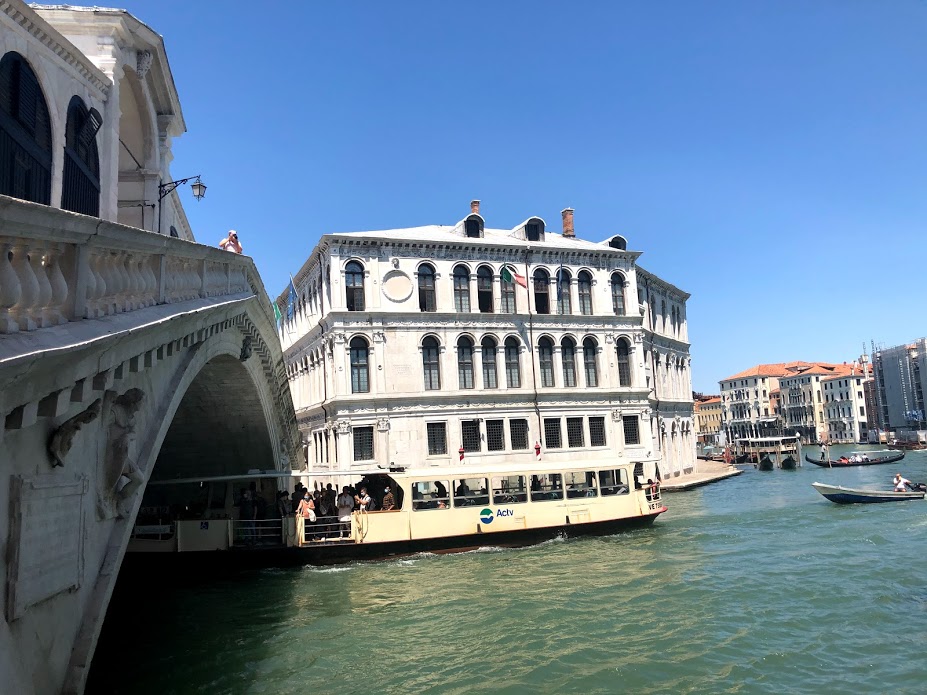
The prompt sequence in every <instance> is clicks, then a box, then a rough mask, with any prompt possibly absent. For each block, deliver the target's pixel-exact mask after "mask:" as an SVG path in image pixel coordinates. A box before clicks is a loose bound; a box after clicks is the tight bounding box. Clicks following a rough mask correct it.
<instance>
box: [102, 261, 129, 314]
mask: <svg viewBox="0 0 927 695" xmlns="http://www.w3.org/2000/svg"><path fill="white" fill-rule="evenodd" d="M102 270H103V277H104V279H105V281H106V289H107V290H108V292H107V294H106V298H105V301H106V315H107V316H109V315H110V314H118V313H120V312H122V311H123V308H122V306H121V302H122V297H123V292H124V291H125V283H124V279H123V277H122V273H120V272H119V257H118V255H117V254H116V253H115V252H114V251H109V252H107V253H106V257H105V259H104V262H103V264H102Z"/></svg>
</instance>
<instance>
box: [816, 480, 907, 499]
mask: <svg viewBox="0 0 927 695" xmlns="http://www.w3.org/2000/svg"><path fill="white" fill-rule="evenodd" d="M811 486H812V487H813V488H814V489H815V490H817V491H818V492H820V493H821V494H822V495H824V497H826V498H827V499H829V500H830V501H831V502H836V503H837V504H873V503H879V502H899V501H903V500H922V499H924V494H925V493H924V491H923V490H909V491H907V492H895V491H894V490H859V489H854V488H849V487H842V486H840V485H825V484H824V483H811Z"/></svg>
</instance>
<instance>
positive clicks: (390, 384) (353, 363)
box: [277, 201, 695, 477]
mask: <svg viewBox="0 0 927 695" xmlns="http://www.w3.org/2000/svg"><path fill="white" fill-rule="evenodd" d="M640 255H641V254H640V252H637V251H630V250H628V249H627V245H626V241H625V239H624V238H623V237H620V236H614V237H611V238H610V239H608V240H606V241H604V242H602V243H593V242H589V241H584V240H581V239H578V238H576V236H575V233H574V229H573V211H572V210H569V209H567V210H564V211H563V231H562V233H555V232H551V231H549V230H547V229H546V224H545V222H544V221H543V220H542V219H541V218H539V217H531V218H529V219H527V220H525V222H523V223H522V224H520V225H518V226H517V227H515V228H514V229H490V228H488V227H486V226H485V223H484V220H483V218H482V216H481V215H480V212H479V201H473V202H472V203H471V212H470V214H469V215H468V216H467V217H465V218H464V219H462V220H461V221H460V222H458V223H457V224H456V225H452V226H437V225H435V226H425V227H417V228H412V229H393V230H386V231H377V232H353V233H346V234H325V235H323V236H322V238H321V239H320V241H319V243H318V245H317V246H316V247H315V249H314V250H313V251H312V253H311V255H310V256H309V258H308V260H307V261H306V262H305V263H304V264H303V266H302V268H301V269H300V270H299V272H298V273H297V274H296V276H295V277H294V279H293V289H294V290H295V294H293V295H292V297H293V299H292V300H291V292H290V290H289V288H288V289H287V290H284V292H283V293H282V294H281V295H280V296H279V297H278V299H277V305H278V307H279V309H280V311H281V314H282V316H283V320H282V325H281V341H282V343H283V347H284V354H285V358H286V362H287V369H288V372H289V376H290V384H291V390H292V394H293V399H294V404H295V406H296V410H297V418H298V422H299V427H300V430H301V432H302V434H303V438H304V445H305V447H306V456H307V460H308V461H309V462H310V466H312V467H314V468H328V469H334V470H346V469H351V468H358V469H360V468H370V467H371V466H381V467H384V468H386V467H389V466H406V467H427V466H447V465H455V464H460V465H469V464H480V463H507V462H511V463H512V464H516V465H518V464H525V465H530V464H531V463H533V462H535V461H536V460H538V459H539V458H543V459H544V460H545V461H558V460H561V461H575V460H576V459H577V457H581V458H583V459H588V460H590V461H606V460H631V461H636V462H640V463H641V464H642V468H643V470H644V472H645V474H646V475H648V476H654V475H656V474H657V470H656V469H657V466H659V471H660V474H661V475H662V476H663V477H671V476H673V475H676V474H679V473H680V472H681V471H683V470H689V469H692V468H693V467H694V465H695V450H694V438H693V435H692V429H693V428H692V399H691V385H690V384H691V378H690V371H689V370H690V365H689V358H688V343H687V342H686V340H687V329H686V314H685V300H686V299H687V298H688V295H687V294H685V293H683V292H681V291H680V290H678V289H676V288H674V287H673V286H672V285H669V284H667V283H665V282H664V281H662V280H660V279H659V278H657V277H656V276H654V275H652V274H649V273H643V272H642V271H641V269H640V268H639V267H638V265H637V259H638V257H639V256H640ZM651 306H653V307H657V309H656V313H652V312H651V308H650V307H651ZM664 307H665V308H664Z"/></svg>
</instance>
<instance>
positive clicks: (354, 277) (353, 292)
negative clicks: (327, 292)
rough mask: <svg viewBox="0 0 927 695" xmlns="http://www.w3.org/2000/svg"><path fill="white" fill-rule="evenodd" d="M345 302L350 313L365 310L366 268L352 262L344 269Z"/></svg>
mask: <svg viewBox="0 0 927 695" xmlns="http://www.w3.org/2000/svg"><path fill="white" fill-rule="evenodd" d="M344 286H345V300H346V301H347V304H348V311H363V310H364V266H362V265H361V264H360V263H358V262H357V261H351V262H350V263H348V264H347V265H346V266H345V268H344Z"/></svg>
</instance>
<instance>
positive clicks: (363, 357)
mask: <svg viewBox="0 0 927 695" xmlns="http://www.w3.org/2000/svg"><path fill="white" fill-rule="evenodd" d="M369 358H370V348H369V346H368V345H367V341H366V340H364V339H363V338H352V339H351V393H368V392H369V391H370V372H369V370H368V366H367V365H368V363H369Z"/></svg>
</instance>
